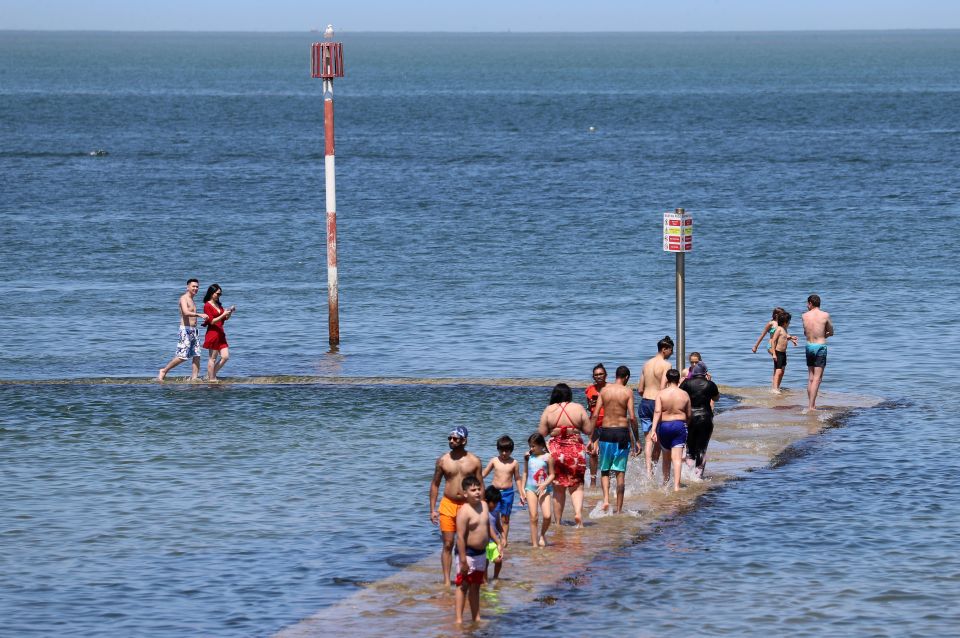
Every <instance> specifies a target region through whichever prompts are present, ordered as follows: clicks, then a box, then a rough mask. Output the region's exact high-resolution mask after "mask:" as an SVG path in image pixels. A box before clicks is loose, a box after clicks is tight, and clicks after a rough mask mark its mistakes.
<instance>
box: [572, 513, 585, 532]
mask: <svg viewBox="0 0 960 638" xmlns="http://www.w3.org/2000/svg"><path fill="white" fill-rule="evenodd" d="M573 526H574V527H575V528H576V529H583V518H582V517H581V516H580V515H579V514H574V516H573Z"/></svg>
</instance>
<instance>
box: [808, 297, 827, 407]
mask: <svg viewBox="0 0 960 638" xmlns="http://www.w3.org/2000/svg"><path fill="white" fill-rule="evenodd" d="M803 335H804V336H805V337H806V338H807V409H808V410H816V409H817V393H818V392H820V382H821V381H823V370H824V368H826V367H827V337H832V336H833V322H831V321H830V314H829V313H826V312H824V311H822V310H820V296H819V295H810V296H809V297H807V311H806V312H805V313H803Z"/></svg>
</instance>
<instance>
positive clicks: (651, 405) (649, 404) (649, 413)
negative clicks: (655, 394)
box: [637, 399, 657, 434]
mask: <svg viewBox="0 0 960 638" xmlns="http://www.w3.org/2000/svg"><path fill="white" fill-rule="evenodd" d="M656 408H657V402H656V401H654V400H653V399H640V407H638V408H637V416H638V417H639V418H640V431H641V432H643V433H644V434H646V433H647V432H649V431H650V426H652V425H653V412H654V410H656Z"/></svg>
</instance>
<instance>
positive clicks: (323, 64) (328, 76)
mask: <svg viewBox="0 0 960 638" xmlns="http://www.w3.org/2000/svg"><path fill="white" fill-rule="evenodd" d="M323 37H324V40H325V41H324V42H314V43H313V46H312V47H311V74H312V75H313V77H315V78H322V79H323V134H324V158H323V159H324V177H325V182H326V183H325V186H326V193H327V308H328V315H329V319H328V327H329V332H330V345H331V346H332V347H336V346H338V345H339V344H340V297H339V292H338V289H337V286H338V283H337V182H336V169H335V166H334V156H335V154H334V142H333V140H334V137H333V78H335V77H336V78H342V77H343V46H342V45H341V44H340V43H339V42H332V41H331V40H332V39H333V25H329V24H328V25H327V29H326V30H325V31H324V32H323Z"/></svg>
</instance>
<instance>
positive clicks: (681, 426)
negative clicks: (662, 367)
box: [651, 370, 690, 492]
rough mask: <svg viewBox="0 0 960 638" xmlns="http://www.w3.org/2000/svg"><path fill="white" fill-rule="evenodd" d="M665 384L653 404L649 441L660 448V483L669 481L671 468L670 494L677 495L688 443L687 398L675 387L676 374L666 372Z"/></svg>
mask: <svg viewBox="0 0 960 638" xmlns="http://www.w3.org/2000/svg"><path fill="white" fill-rule="evenodd" d="M666 380H667V386H666V387H665V388H664V389H663V390H662V391H661V392H660V394H658V395H657V400H656V402H655V403H656V405H655V406H654V410H653V427H652V428H651V433H652V434H651V438H652V439H653V442H654V443H659V444H660V447H661V448H663V455H662V457H663V460H662V462H661V467H662V468H663V482H664V483H666V482H667V481H669V480H670V467H671V465H672V466H673V491H674V492H679V491H680V468H681V465H682V464H683V446H684V445H686V443H687V422H688V421H689V420H690V395H689V394H687V393H686V392H684V391H683V390H681V389H680V388H679V386H678V384H679V383H680V371H679V370H667V374H666ZM668 455H669V458H668Z"/></svg>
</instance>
